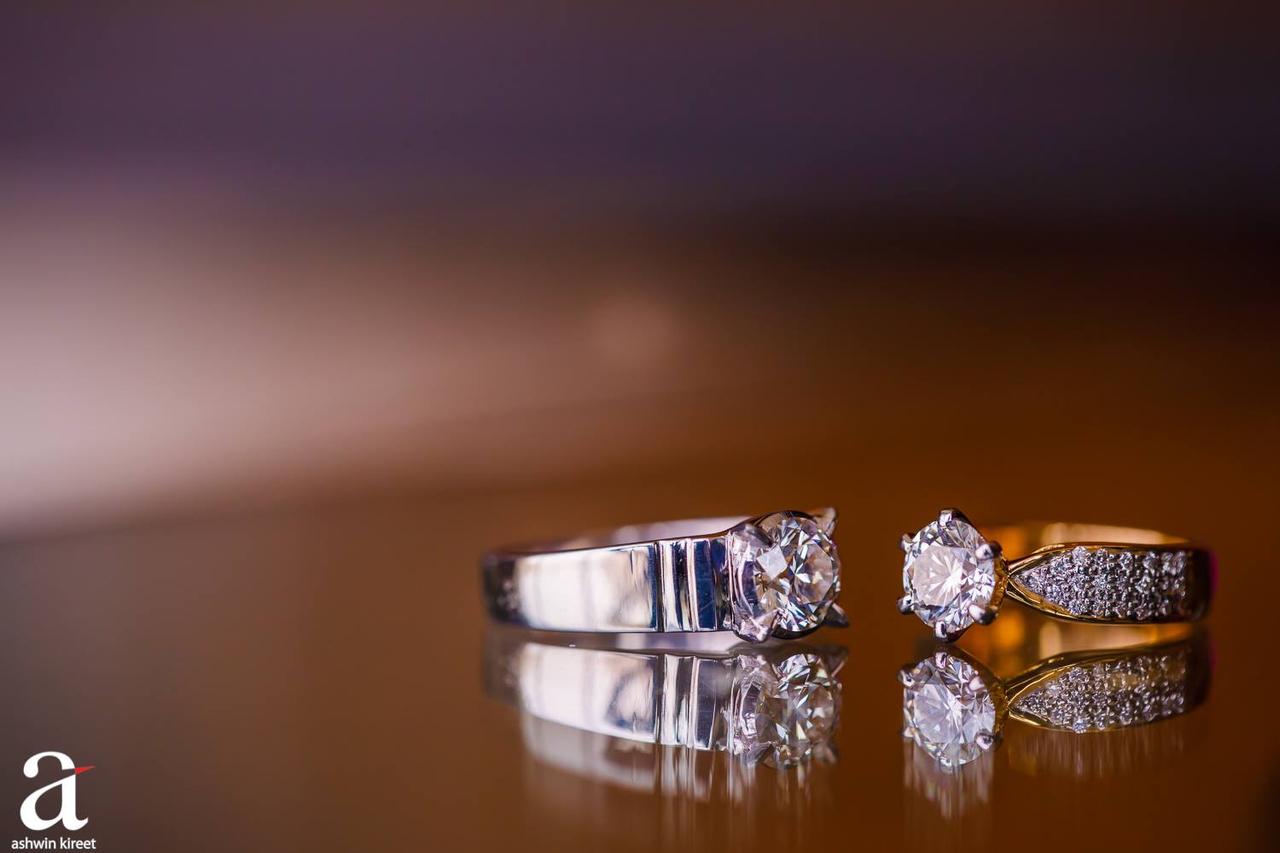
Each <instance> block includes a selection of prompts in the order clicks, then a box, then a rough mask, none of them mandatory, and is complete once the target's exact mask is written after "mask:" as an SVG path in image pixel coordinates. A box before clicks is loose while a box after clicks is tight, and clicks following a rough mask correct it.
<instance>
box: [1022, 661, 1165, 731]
mask: <svg viewBox="0 0 1280 853" xmlns="http://www.w3.org/2000/svg"><path fill="white" fill-rule="evenodd" d="M1188 688H1189V684H1188V661H1187V653H1186V651H1185V650H1183V651H1177V652H1167V653H1160V654H1141V655H1133V656H1129V657H1125V658H1120V659H1113V660H1106V661H1097V662H1094V663H1084V664H1078V665H1076V666H1073V667H1070V668H1069V669H1067V670H1066V671H1064V672H1061V673H1058V674H1056V675H1054V676H1052V677H1051V678H1049V679H1048V680H1047V681H1045V682H1043V683H1041V684H1040V685H1039V686H1037V687H1036V688H1035V689H1034V690H1032V691H1031V692H1029V693H1026V694H1024V695H1023V696H1021V697H1019V698H1018V699H1017V701H1015V702H1014V704H1013V708H1012V711H1013V712H1014V713H1016V714H1018V715H1019V716H1027V717H1031V718H1033V720H1035V721H1038V722H1040V723H1041V724H1043V725H1047V726H1051V727H1053V728H1057V729H1065V730H1068V731H1073V732H1077V733H1084V732H1095V731H1104V730H1107V729H1114V728H1123V727H1126V726H1135V725H1142V724H1144V723H1150V722H1154V721H1156V720H1161V719H1164V718H1166V717H1172V716H1175V715H1177V714H1181V713H1183V712H1184V711H1186V710H1187V707H1188V696H1187V691H1188Z"/></svg>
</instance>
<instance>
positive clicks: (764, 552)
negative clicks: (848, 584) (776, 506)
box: [728, 512, 840, 642]
mask: <svg viewBox="0 0 1280 853" xmlns="http://www.w3.org/2000/svg"><path fill="white" fill-rule="evenodd" d="M728 546H729V554H728V556H729V572H730V585H731V586H730V598H731V599H732V602H731V604H732V606H731V611H732V613H731V624H730V627H731V628H732V629H733V631H734V633H736V634H737V635H738V636H740V637H743V638H744V639H747V640H753V641H756V642H759V641H762V640H765V639H768V638H769V636H770V635H772V634H775V633H777V634H780V635H782V636H796V635H799V634H805V633H808V632H809V631H812V630H814V629H815V628H817V627H818V626H819V625H821V624H822V620H823V619H825V618H826V616H827V611H828V610H829V609H830V608H831V604H832V602H834V601H835V599H836V596H837V595H838V594H839V592H840V558H839V556H837V554H836V546H835V543H834V542H832V541H831V536H830V533H829V531H828V530H827V529H826V528H825V527H824V526H823V524H822V523H821V522H820V521H819V520H818V519H816V518H814V517H813V516H810V515H806V514H804V513H799V512H776V513H773V514H772V515H768V516H765V517H764V518H762V519H759V520H758V521H756V522H754V523H753V524H746V525H743V526H741V527H738V528H736V529H735V530H733V531H732V532H731V533H730V534H729V537H728Z"/></svg>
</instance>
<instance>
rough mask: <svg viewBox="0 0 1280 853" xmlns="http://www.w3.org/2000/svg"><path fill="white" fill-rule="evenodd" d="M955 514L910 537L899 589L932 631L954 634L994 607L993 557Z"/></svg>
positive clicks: (995, 578) (995, 581)
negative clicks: (991, 605)
mask: <svg viewBox="0 0 1280 853" xmlns="http://www.w3.org/2000/svg"><path fill="white" fill-rule="evenodd" d="M987 544H988V543H987V540H986V539H984V538H983V537H982V534H981V533H979V532H978V530H977V528H975V527H974V526H973V525H972V524H970V523H969V522H968V521H967V520H966V519H965V518H964V517H963V516H961V515H959V513H954V514H950V515H949V514H947V513H944V514H943V515H942V516H941V517H939V519H938V520H937V521H935V522H933V523H932V524H930V525H928V526H927V527H925V528H924V529H923V530H921V531H920V532H918V533H917V534H916V535H915V536H913V537H912V538H911V541H910V545H909V547H907V551H906V558H905V560H904V561H903V565H902V589H903V593H904V594H905V595H906V596H907V599H908V600H909V601H910V602H911V608H912V610H914V611H915V613H916V615H917V616H919V617H920V618H921V619H922V620H924V622H925V623H926V624H928V625H930V626H932V627H933V628H934V629H935V630H939V629H941V630H944V631H945V632H946V633H948V634H957V633H959V632H961V631H963V630H964V629H965V628H968V627H969V626H970V625H972V624H973V623H974V622H975V621H977V615H976V614H979V613H981V612H982V611H983V610H985V609H986V608H987V606H988V605H990V604H991V603H992V599H993V598H994V596H995V594H996V591H997V577H996V561H997V557H996V556H995V555H994V554H992V553H991V551H990V550H989V549H988V550H987V551H986V554H985V556H982V557H980V556H979V550H980V549H981V548H982V546H984V545H987Z"/></svg>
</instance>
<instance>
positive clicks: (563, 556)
mask: <svg viewBox="0 0 1280 853" xmlns="http://www.w3.org/2000/svg"><path fill="white" fill-rule="evenodd" d="M746 520H747V517H746V516H739V517H732V518H702V519H690V520H686V521H674V522H661V523H657V524H645V525H635V526H630V527H622V528H618V529H616V530H612V531H608V532H605V533H601V534H599V535H589V536H581V537H576V538H573V539H568V540H563V541H560V542H552V543H547V544H542V545H529V546H520V547H508V548H502V549H499V550H497V551H494V552H492V553H490V554H488V555H486V557H485V558H484V561H483V565H482V570H483V573H484V589H485V599H486V603H487V604H488V607H489V612H490V613H491V614H492V615H493V617H494V618H495V619H497V620H500V621H502V622H509V623H513V624H517V625H523V626H525V627H529V628H537V629H542V630H548V631H592V632H594V631H610V632H627V631H719V630H723V629H725V628H726V627H727V626H728V619H729V607H728V579H727V574H726V570H725V560H726V542H725V536H726V534H727V532H728V530H729V529H730V528H732V527H734V526H735V525H737V524H739V523H741V522H743V521H746Z"/></svg>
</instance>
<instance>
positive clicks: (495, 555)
mask: <svg viewBox="0 0 1280 853" xmlns="http://www.w3.org/2000/svg"><path fill="white" fill-rule="evenodd" d="M835 526H836V512H835V510H834V509H831V508H825V509H819V510H813V511H810V512H798V511H794V510H787V511H782V512H774V513H769V514H767V515H762V516H755V517H750V518H711V519H694V520H689V521H676V522H665V523H659V524H647V525H639V526H632V527H621V528H617V529H614V530H610V531H606V532H603V533H600V534H593V535H585V536H581V537H577V538H574V539H569V540H563V541H559V542H551V543H545V544H539V545H530V546H516V547H507V548H502V549H499V550H497V551H493V552H491V553H490V554H488V555H486V556H485V558H484V560H483V565H482V568H483V576H484V589H485V597H486V603H487V605H488V607H489V611H490V613H491V614H492V616H493V617H494V618H495V619H497V620H499V621H502V622H509V623H514V624H518V625H523V626H525V627H528V628H534V629H540V630H547V631H573V632H592V633H595V632H608V633H628V632H696V631H723V630H731V631H733V632H734V633H735V634H736V635H737V636H738V637H740V638H742V639H743V640H747V641H749V642H755V643H758V642H764V641H766V640H769V639H771V638H780V639H794V638H797V637H803V636H805V635H806V634H809V633H812V632H813V631H815V630H817V629H818V628H820V627H822V626H824V625H828V626H837V627H841V626H847V625H848V624H849V623H848V618H847V617H846V615H845V613H844V611H843V610H842V609H841V607H840V605H839V604H838V603H837V598H838V597H839V595H840V588H841V577H840V557H839V554H838V552H837V550H836V545H835V542H834V541H833V539H832V536H833V533H834V531H835ZM1002 543H1003V545H1002ZM901 546H902V550H903V551H904V552H905V557H904V561H903V569H902V587H903V595H902V597H901V598H900V599H899V600H898V609H899V610H900V611H901V612H902V613H904V614H909V613H915V614H916V615H917V616H919V617H920V619H921V620H922V621H924V622H925V624H927V625H929V626H930V628H931V629H932V630H933V632H934V634H935V635H936V636H937V637H938V638H939V639H942V640H946V641H948V642H950V641H954V640H955V639H957V638H958V637H959V636H960V635H961V634H962V633H964V631H965V630H967V629H968V628H969V627H970V626H971V625H973V624H974V623H979V624H988V623H990V622H991V621H992V620H994V619H995V618H996V615H997V614H998V613H999V608H1000V606H1001V604H1002V603H1003V601H1004V600H1005V598H1006V597H1007V598H1012V599H1014V600H1015V601H1018V602H1020V603H1022V604H1024V605H1026V606H1028V607H1031V608H1033V609H1035V610H1037V611H1040V612H1042V613H1045V614H1048V615H1050V616H1053V617H1057V618H1060V619H1068V620H1074V621H1081V622H1095V623H1105V624H1144V623H1161V622H1186V621H1192V620H1195V619H1199V618H1201V617H1202V616H1204V615H1205V613H1206V612H1207V611H1208V608H1209V601H1210V599H1211V597H1212V594H1213V588H1214V585H1215V576H1216V568H1215V564H1214V558H1213V555H1212V553H1211V552H1210V551H1208V550H1207V549H1205V548H1201V547H1197V546H1195V545H1192V544H1190V543H1189V542H1187V541H1186V540H1184V539H1180V538H1178V537H1174V536H1168V535H1166V534H1163V533H1157V532H1155V531H1151V530H1136V529H1131V528H1123V527H1106V526H1099V525H1081V524H1063V523H1051V524H1045V523H1027V524H1018V525H1011V526H1007V527H996V528H989V529H985V530H980V529H979V528H978V527H977V526H975V525H974V524H973V523H972V522H970V521H969V519H967V518H966V517H965V516H964V514H963V513H961V512H960V511H959V510H955V509H944V510H943V511H942V512H941V513H939V514H938V517H937V518H936V519H935V520H934V521H932V522H930V523H929V524H928V525H926V526H925V527H924V528H922V529H921V530H920V531H918V532H917V533H915V534H914V535H905V536H903V537H902V542H901ZM1005 547H1009V548H1010V550H1011V551H1013V552H1016V553H1020V554H1024V555H1025V556H1021V557H1018V558H1016V559H1010V558H1008V557H1006V556H1005Z"/></svg>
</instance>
